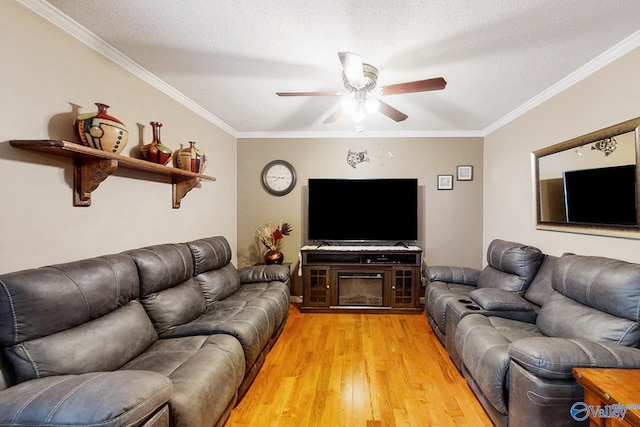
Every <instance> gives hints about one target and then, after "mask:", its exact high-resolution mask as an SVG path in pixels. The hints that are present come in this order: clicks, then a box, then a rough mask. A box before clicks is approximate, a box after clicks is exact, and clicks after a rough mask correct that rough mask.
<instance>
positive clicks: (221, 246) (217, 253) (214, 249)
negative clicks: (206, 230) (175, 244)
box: [187, 236, 232, 276]
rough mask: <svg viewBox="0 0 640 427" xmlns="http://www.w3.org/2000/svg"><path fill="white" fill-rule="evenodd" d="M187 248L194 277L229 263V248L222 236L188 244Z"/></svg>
mask: <svg viewBox="0 0 640 427" xmlns="http://www.w3.org/2000/svg"><path fill="white" fill-rule="evenodd" d="M187 246H188V247H189V249H190V250H191V253H192V255H193V263H194V268H195V272H194V275H196V276H197V275H198V274H200V273H204V272H207V271H211V270H217V269H218V268H220V267H224V266H225V265H227V264H229V263H230V262H231V255H232V254H231V246H229V242H228V241H227V239H226V238H224V237H223V236H216V237H209V238H206V239H199V240H194V241H192V242H188V243H187Z"/></svg>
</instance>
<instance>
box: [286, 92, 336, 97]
mask: <svg viewBox="0 0 640 427" xmlns="http://www.w3.org/2000/svg"><path fill="white" fill-rule="evenodd" d="M276 95H278V96H339V95H340V93H338V92H276Z"/></svg>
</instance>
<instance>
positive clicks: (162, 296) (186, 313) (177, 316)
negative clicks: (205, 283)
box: [142, 278, 206, 334]
mask: <svg viewBox="0 0 640 427" xmlns="http://www.w3.org/2000/svg"><path fill="white" fill-rule="evenodd" d="M142 305H143V306H144V309H145V310H146V311H147V313H149V316H150V317H151V320H152V322H153V326H154V327H155V328H156V331H157V332H158V334H163V333H165V332H167V331H169V330H171V329H172V328H175V327H176V326H177V325H182V324H183V323H188V322H190V321H192V320H193V319H195V318H197V317H198V316H200V315H201V314H202V313H203V312H204V310H205V308H206V304H205V300H204V298H203V296H202V293H201V292H200V287H199V286H198V283H197V282H196V280H195V279H194V278H191V279H189V280H187V281H185V282H182V283H180V284H179V285H176V286H174V287H172V288H168V289H165V290H163V291H161V292H155V293H152V294H149V295H147V296H146V298H143V299H142Z"/></svg>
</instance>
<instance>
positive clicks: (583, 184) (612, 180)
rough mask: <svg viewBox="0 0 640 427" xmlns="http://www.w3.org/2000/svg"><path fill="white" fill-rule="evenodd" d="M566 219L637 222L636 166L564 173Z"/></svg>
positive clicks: (575, 221)
mask: <svg viewBox="0 0 640 427" xmlns="http://www.w3.org/2000/svg"><path fill="white" fill-rule="evenodd" d="M564 191H565V207H566V216H567V222H572V223H588V224H607V225H616V224H617V225H637V219H636V167H635V165H627V166H616V167H609V168H598V169H583V170H574V171H566V172H564Z"/></svg>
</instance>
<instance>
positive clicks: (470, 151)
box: [238, 138, 483, 292]
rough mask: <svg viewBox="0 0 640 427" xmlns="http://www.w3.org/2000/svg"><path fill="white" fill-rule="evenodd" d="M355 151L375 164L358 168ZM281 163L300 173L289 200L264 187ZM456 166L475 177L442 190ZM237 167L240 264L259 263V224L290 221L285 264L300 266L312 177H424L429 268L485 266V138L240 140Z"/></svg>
mask: <svg viewBox="0 0 640 427" xmlns="http://www.w3.org/2000/svg"><path fill="white" fill-rule="evenodd" d="M349 149H351V150H352V151H365V150H366V151H367V153H368V156H369V162H365V163H361V164H360V165H358V166H357V168H356V169H353V168H352V167H351V166H349V165H348V164H347V161H346V158H347V153H348V151H349ZM389 152H390V153H391V154H392V155H393V157H389V156H388V153H389ZM274 159H284V160H287V161H289V162H290V163H292V164H293V166H294V167H295V168H296V171H297V175H298V184H297V186H296V188H295V189H294V190H293V192H291V193H289V194H288V195H286V196H282V197H274V196H270V195H269V194H267V193H266V192H265V191H264V190H263V189H262V185H261V178H260V176H261V171H262V168H263V167H264V165H265V164H267V163H268V162H270V161H271V160H274ZM456 165H473V166H474V180H473V181H465V182H458V181H455V182H454V190H453V191H437V190H436V175H438V174H452V175H455V171H456ZM238 170H239V174H238V257H239V264H240V265H247V264H251V263H254V262H258V261H259V260H260V259H259V256H260V251H261V248H260V247H259V245H257V240H256V234H255V231H254V230H255V227H257V226H259V225H261V224H263V223H266V222H270V221H275V222H278V221H280V220H284V221H285V222H289V223H291V224H292V225H293V229H294V232H293V234H292V235H291V236H289V237H287V238H286V240H285V247H284V249H283V252H284V254H285V261H291V262H293V264H294V268H295V266H296V264H297V262H298V261H297V258H298V252H299V249H300V246H301V245H302V244H303V239H304V236H303V235H302V230H303V221H304V218H303V202H304V200H303V187H305V186H306V185H307V182H308V179H309V178H418V185H419V187H420V190H421V192H422V196H423V206H422V223H423V228H422V239H421V240H422V242H421V243H422V245H423V249H424V251H425V254H424V258H425V261H426V262H427V264H430V265H435V264H449V265H451V264H454V265H465V266H476V267H479V266H481V264H482V253H481V250H482V228H481V224H482V176H483V173H482V170H483V165H482V138H353V139H341V138H326V139H240V140H238ZM388 226H393V224H388ZM294 292H299V289H297V286H294Z"/></svg>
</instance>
